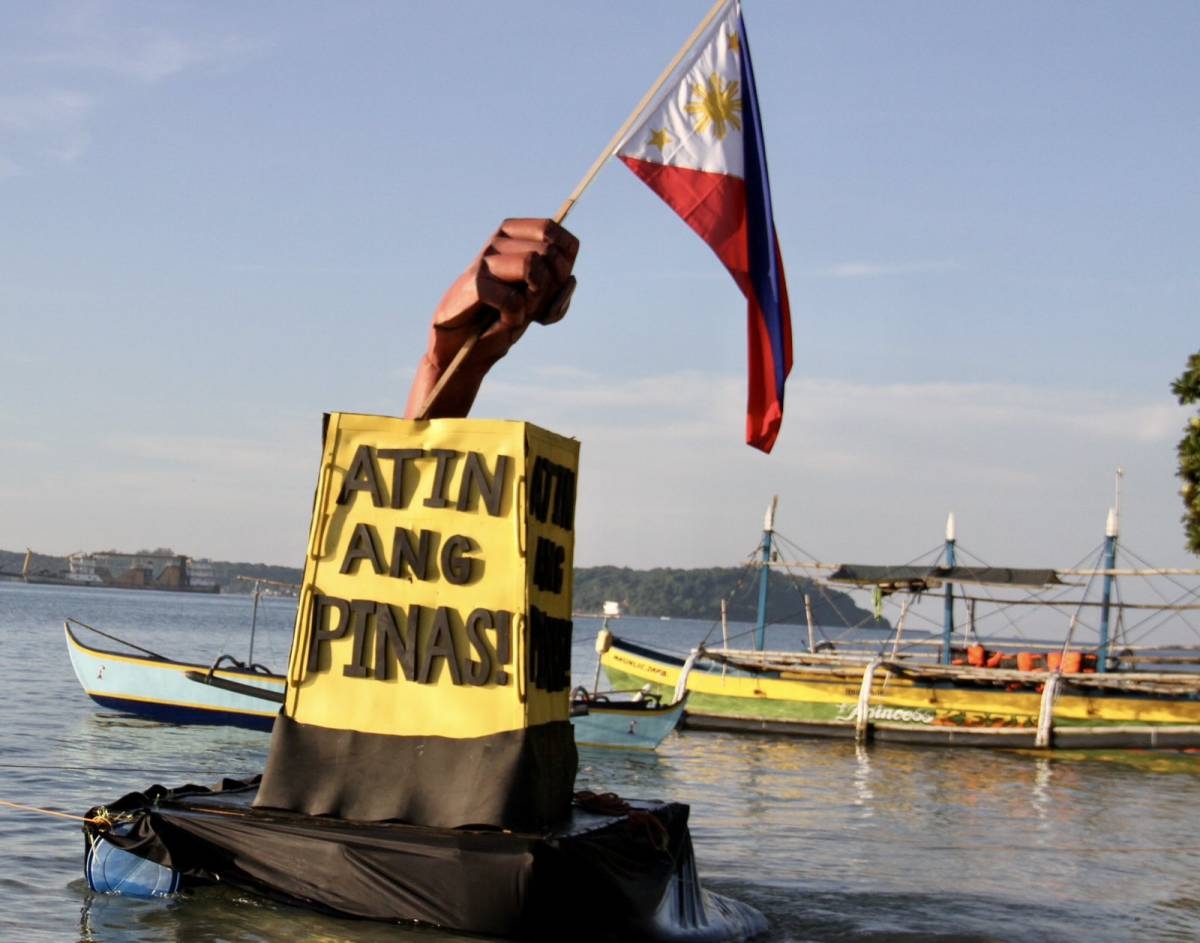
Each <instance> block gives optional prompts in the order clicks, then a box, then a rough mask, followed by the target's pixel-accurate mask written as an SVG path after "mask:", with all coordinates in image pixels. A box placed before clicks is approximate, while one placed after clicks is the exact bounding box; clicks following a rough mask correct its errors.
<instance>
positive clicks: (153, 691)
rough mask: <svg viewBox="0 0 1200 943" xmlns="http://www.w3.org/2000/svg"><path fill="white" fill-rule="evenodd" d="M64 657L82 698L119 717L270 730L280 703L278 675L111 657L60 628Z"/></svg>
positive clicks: (281, 683)
mask: <svg viewBox="0 0 1200 943" xmlns="http://www.w3.org/2000/svg"><path fill="white" fill-rule="evenodd" d="M64 631H65V633H66V642H67V651H68V653H69V654H70V657H71V667H72V668H74V670H75V677H76V678H78V680H79V683H80V685H81V686H82V687H83V690H84V692H85V693H86V694H87V695H88V697H90V698H91V699H92V700H93V701H95V702H96V703H97V704H99V705H101V706H102V707H105V708H108V709H110V710H114V711H119V712H121V713H123V714H131V715H134V716H138V717H144V718H146V719H148V720H155V721H161V722H166V723H176V724H216V725H222V726H234V727H246V728H249V729H252V730H267V731H269V730H270V729H271V726H272V724H273V723H274V722H275V715H276V714H277V713H278V712H279V704H280V703H281V702H282V700H283V692H284V687H285V683H286V682H285V679H284V678H283V677H281V676H279V675H270V674H262V673H260V672H254V671H239V670H231V669H224V668H222V669H217V670H210V668H209V667H208V666H206V665H196V664H188V663H186V662H178V661H171V660H168V659H155V658H150V657H141V656H135V655H128V654H123V653H118V652H111V651H107V650H104V649H98V648H94V647H92V646H89V645H87V644H86V643H84V642H83V641H81V640H80V638H79V637H78V636H77V635H76V634H75V633H74V632H72V631H71V627H70V625H67V626H66V627H65V630H64Z"/></svg>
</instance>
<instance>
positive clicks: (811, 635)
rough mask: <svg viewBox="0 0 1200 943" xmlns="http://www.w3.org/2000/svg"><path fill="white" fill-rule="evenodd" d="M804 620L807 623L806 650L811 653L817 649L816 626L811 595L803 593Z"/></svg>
mask: <svg viewBox="0 0 1200 943" xmlns="http://www.w3.org/2000/svg"><path fill="white" fill-rule="evenodd" d="M804 621H805V622H807V623H808V651H809V653H810V654H811V653H812V652H815V651H816V650H817V633H816V631H815V630H816V626H815V625H814V623H813V605H812V597H811V596H809V595H808V593H805V594H804Z"/></svg>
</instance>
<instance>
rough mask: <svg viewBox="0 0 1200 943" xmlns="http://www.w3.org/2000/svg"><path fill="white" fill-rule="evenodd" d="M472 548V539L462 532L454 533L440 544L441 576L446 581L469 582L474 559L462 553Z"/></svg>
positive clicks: (457, 583)
mask: <svg viewBox="0 0 1200 943" xmlns="http://www.w3.org/2000/svg"><path fill="white" fill-rule="evenodd" d="M474 549H475V543H474V541H472V540H471V538H470V537H464V536H463V535H462V534H455V535H454V536H453V537H451V538H450V539H449V540H447V541H446V542H445V543H444V544H443V545H442V576H444V577H445V578H446V582H447V583H452V584H454V585H455V586H465V585H466V584H467V583H469V582H471V574H472V572H473V570H474V563H475V561H474V560H472V559H471V558H470V557H467V556H464V554H467V553H470V552H471V551H472V550H474Z"/></svg>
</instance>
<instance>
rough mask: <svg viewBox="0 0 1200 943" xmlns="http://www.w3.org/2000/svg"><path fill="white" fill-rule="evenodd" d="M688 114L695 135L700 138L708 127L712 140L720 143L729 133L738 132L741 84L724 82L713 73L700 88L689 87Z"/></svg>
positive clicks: (740, 110)
mask: <svg viewBox="0 0 1200 943" xmlns="http://www.w3.org/2000/svg"><path fill="white" fill-rule="evenodd" d="M686 110H687V112H688V114H690V115H695V116H696V118H695V123H696V131H697V132H698V133H699V134H704V133H705V132H706V131H707V130H708V129H709V127H710V126H711V127H712V132H713V136H714V137H715V138H716V139H717V140H718V141H724V140H725V135H726V134H728V133H729V129H730V128H733V130H735V131H741V130H742V118H741V115H742V96H741V83H740V82H738V81H737V80H736V79H735V80H733V81H729V82H726V81H725V80H724V79H723V78H722V77H721V76H720V75H719V74H717V73H715V72H714V73H713V74H712V75H710V76H709V78H708V82H707V83H706V84H704V85H694V86H692V100H691V101H690V102H688V103H687V105H686Z"/></svg>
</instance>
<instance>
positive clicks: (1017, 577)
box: [827, 563, 1063, 593]
mask: <svg viewBox="0 0 1200 943" xmlns="http://www.w3.org/2000/svg"><path fill="white" fill-rule="evenodd" d="M827 579H828V580H829V581H830V582H831V583H853V584H854V585H856V586H878V587H880V588H881V589H883V590H885V591H887V592H910V593H923V592H925V590H927V589H936V588H937V587H939V586H941V585H942V584H943V583H979V584H987V585H992V586H1029V587H1037V586H1061V585H1063V583H1062V581H1061V580H1060V579H1059V578H1058V572H1057V571H1055V570H1034V569H1014V568H1012V567H1005V566H876V565H873V564H862V563H843V564H841V565H840V566H839V567H838V568H837V569H836V570H834V572H833V573H831V574H830V575H829V576H828V577H827Z"/></svg>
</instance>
